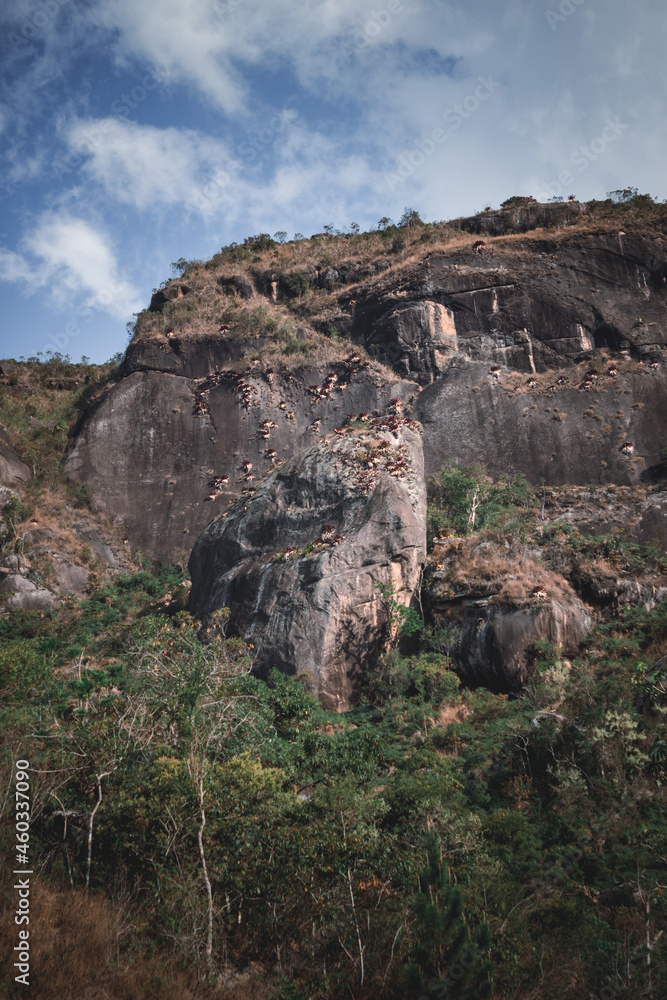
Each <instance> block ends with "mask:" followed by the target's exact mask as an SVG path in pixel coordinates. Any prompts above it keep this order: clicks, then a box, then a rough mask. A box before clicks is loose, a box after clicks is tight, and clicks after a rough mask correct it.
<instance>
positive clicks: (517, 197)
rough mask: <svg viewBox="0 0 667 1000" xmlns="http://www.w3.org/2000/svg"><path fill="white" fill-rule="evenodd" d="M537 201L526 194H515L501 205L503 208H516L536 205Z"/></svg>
mask: <svg viewBox="0 0 667 1000" xmlns="http://www.w3.org/2000/svg"><path fill="white" fill-rule="evenodd" d="M536 204H537V201H536V199H535V198H533V197H532V195H529V194H528V195H526V194H513V195H512V197H511V198H507V199H506V200H505V201H504V202H503V203H502V205H501V208H515V207H516V206H517V205H536Z"/></svg>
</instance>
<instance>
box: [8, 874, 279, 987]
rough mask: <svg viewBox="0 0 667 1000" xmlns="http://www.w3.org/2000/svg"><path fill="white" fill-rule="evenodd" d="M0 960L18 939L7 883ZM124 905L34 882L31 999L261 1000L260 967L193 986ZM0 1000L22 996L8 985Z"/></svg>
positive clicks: (192, 977)
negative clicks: (220, 999)
mask: <svg viewBox="0 0 667 1000" xmlns="http://www.w3.org/2000/svg"><path fill="white" fill-rule="evenodd" d="M3 889H4V891H3V892H2V896H3V901H4V902H5V903H6V907H4V906H3V909H4V910H5V913H4V916H3V919H2V922H1V923H0V955H1V956H2V962H3V969H4V970H9V969H11V967H12V962H13V961H14V959H13V958H12V957H11V956H12V952H13V948H14V946H15V945H16V943H17V941H18V928H17V927H16V925H15V924H14V921H13V905H12V903H13V901H14V900H13V894H12V889H11V884H10V883H7V884H6V885H5V886H4V887H3ZM133 915H134V914H133V911H132V909H131V908H130V907H128V904H127V901H124V902H120V903H117V904H116V905H112V904H111V903H109V902H108V901H107V900H105V899H104V897H102V896H97V895H91V896H87V895H86V894H85V893H84V892H83V891H76V892H71V891H70V890H69V889H65V888H55V887H52V886H49V885H47V884H45V883H44V882H42V881H40V880H39V879H35V878H34V877H33V879H32V884H31V913H30V953H31V959H30V966H31V968H30V988H29V991H28V992H29V994H30V998H31V1000H56V998H57V1000H104V998H106V1000H148V998H149V997H150V998H153V1000H155V998H159V1000H209V998H211V1000H212V998H213V997H224V998H225V1000H241V998H243V1000H264V998H266V997H267V996H268V994H269V993H270V991H271V985H272V984H271V981H270V978H268V977H267V976H266V973H265V970H263V969H262V968H260V967H259V966H255V968H254V969H253V967H252V966H250V967H249V968H248V969H247V970H245V971H236V970H233V969H229V968H227V969H226V970H225V971H223V973H222V974H221V975H220V978H219V980H218V981H216V982H215V983H214V984H210V983H207V982H204V981H199V979H198V970H197V968H196V967H195V966H194V965H191V966H186V965H179V964H178V962H177V961H176V960H175V958H174V957H173V950H172V949H170V950H169V952H167V951H164V950H162V949H160V948H156V946H155V943H154V942H151V941H150V940H147V941H142V935H141V932H140V931H141V929H140V928H139V927H138V926H136V925H135V923H134V922H133ZM3 995H4V996H10V997H11V996H17V997H18V996H23V991H22V988H20V987H17V988H16V990H14V989H13V986H10V987H9V991H8V992H7V993H3Z"/></svg>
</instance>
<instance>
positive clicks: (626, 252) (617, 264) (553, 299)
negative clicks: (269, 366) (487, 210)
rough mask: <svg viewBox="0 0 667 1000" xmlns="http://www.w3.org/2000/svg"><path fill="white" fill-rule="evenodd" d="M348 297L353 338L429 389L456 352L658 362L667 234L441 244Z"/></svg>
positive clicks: (518, 359)
mask: <svg viewBox="0 0 667 1000" xmlns="http://www.w3.org/2000/svg"><path fill="white" fill-rule="evenodd" d="M546 208H548V206H537V208H536V209H535V211H537V209H546ZM514 211H518V210H514ZM498 214H499V213H498ZM510 215H511V213H510ZM478 218H479V220H480V225H482V223H486V216H480V217H478ZM343 298H344V299H345V300H350V299H351V298H353V299H354V303H355V306H354V321H353V324H352V336H353V337H354V338H355V339H356V340H358V341H359V343H361V344H363V345H364V347H366V349H367V350H369V351H370V352H371V353H373V355H374V356H375V357H377V358H378V359H379V360H381V361H385V362H386V363H388V364H390V365H392V366H393V367H394V369H395V370H396V371H397V372H398V373H399V374H401V375H402V376H404V377H405V376H407V377H410V378H414V379H415V380H416V381H418V382H420V383H421V384H422V385H426V384H428V383H429V382H431V381H433V379H434V378H436V377H437V375H438V374H439V373H440V372H442V371H444V370H445V368H446V367H447V362H448V360H449V358H450V356H451V353H452V352H453V351H455V350H457V351H458V352H460V353H461V354H462V355H463V356H464V357H467V358H470V359H472V360H484V361H486V362H494V363H496V364H499V365H504V366H507V367H508V368H514V369H516V370H518V371H525V372H540V371H546V370H549V369H556V368H564V367H567V366H568V365H570V364H572V362H573V361H574V360H576V359H577V358H578V357H580V356H581V355H582V354H586V353H587V352H590V351H592V350H595V349H600V348H608V349H612V350H617V351H620V350H628V351H630V352H631V353H632V354H633V356H634V357H636V358H644V359H648V360H654V359H657V358H660V357H662V356H664V353H665V344H666V343H667V255H666V253H665V248H664V245H663V242H662V241H661V240H659V239H655V238H652V237H649V236H645V235H640V234H635V235H632V234H625V233H610V232H583V233H582V232H581V231H573V232H572V233H565V234H561V235H560V236H559V237H558V238H556V237H551V236H549V235H547V234H545V235H544V237H542V238H539V239H538V238H537V237H536V236H534V235H531V236H530V237H528V238H526V239H525V241H521V240H517V238H516V237H511V238H508V239H507V240H503V239H502V238H501V239H499V240H498V241H497V242H494V243H489V244H488V245H487V247H486V248H485V249H484V250H483V251H482V253H481V254H474V253H472V251H471V249H470V247H469V246H466V247H461V248H457V247H454V248H453V249H451V250H449V251H440V250H434V251H432V252H430V253H427V255H426V256H425V257H424V258H423V259H422V260H419V261H415V262H413V263H412V264H409V265H406V266H405V267H404V268H403V269H402V270H400V271H398V272H392V273H391V274H390V275H385V276H383V277H379V278H377V279H375V280H374V281H373V282H372V283H368V284H365V285H362V286H360V287H358V288H356V289H354V290H353V291H352V292H350V293H349V296H347V297H343Z"/></svg>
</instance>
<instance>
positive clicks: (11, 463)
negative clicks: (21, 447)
mask: <svg viewBox="0 0 667 1000" xmlns="http://www.w3.org/2000/svg"><path fill="white" fill-rule="evenodd" d="M31 476H32V472H31V471H30V467H29V466H28V465H26V464H25V462H22V461H21V459H20V458H19V456H18V455H17V454H16V451H15V449H14V446H13V445H12V442H11V441H10V439H9V435H8V434H7V431H6V430H5V428H4V427H2V426H0V484H2V485H5V486H6V485H8V484H10V483H11V484H12V485H13V484H14V483H17V482H18V483H27V482H28V480H29V479H30V477H31Z"/></svg>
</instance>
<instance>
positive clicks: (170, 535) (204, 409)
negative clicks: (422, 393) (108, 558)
mask: <svg viewBox="0 0 667 1000" xmlns="http://www.w3.org/2000/svg"><path fill="white" fill-rule="evenodd" d="M207 350H208V349H207ZM193 359H194V355H193V356H192V357H191V358H190V361H189V362H188V365H189V366H190V367H188V369H187V370H192V364H194V360H193ZM190 362H192V364H190ZM208 363H209V355H208V353H207V352H206V351H204V354H203V355H202V356H201V357H200V358H199V361H198V362H197V364H198V365H199V367H198V368H197V369H196V370H198V371H202V370H203V371H205V372H206V374H207V375H208V376H209V377H208V378H206V379H201V380H199V381H195V380H194V379H192V378H186V377H183V376H172V375H168V374H165V373H163V372H157V371H145V372H134V373H133V374H131V375H128V376H127V377H125V378H124V379H122V380H121V381H120V382H119V383H118V384H117V385H115V386H114V387H113V388H112V389H111V390H110V391H109V392H108V393H107V394H106V395H105V396H104V397H103V399H102V400H101V401H100V402H99V403H98V404H97V406H95V407H94V408H93V409H91V410H90V411H89V413H88V415H87V416H86V418H85V419H84V421H83V422H82V424H81V425H80V427H79V429H78V432H77V435H76V439H75V444H74V447H73V449H72V451H71V452H70V453H69V455H68V456H67V458H66V463H65V467H66V469H67V472H68V474H69V475H70V476H73V477H75V478H77V479H82V480H83V481H84V482H86V483H88V484H90V485H91V486H93V487H94V488H95V489H96V491H97V492H96V496H95V502H96V503H98V504H99V506H100V508H102V509H103V510H104V511H105V513H107V514H108V515H110V516H111V517H121V518H122V519H123V524H124V531H125V532H126V534H127V537H128V538H129V539H130V541H131V542H132V544H133V545H138V546H140V547H141V549H142V551H143V552H144V553H145V554H146V555H147V556H149V557H150V558H169V557H171V556H172V555H173V553H174V550H178V549H182V548H187V549H188V550H189V549H190V547H191V545H192V542H193V540H194V538H195V537H196V536H197V535H198V534H199V532H200V531H201V530H202V529H203V528H204V527H205V526H206V524H207V523H208V522H209V521H210V520H211V519H212V518H213V517H214V516H215V514H216V513H217V512H218V510H219V509H220V508H223V509H224V508H225V507H226V506H227V505H228V503H229V502H231V501H232V500H233V499H234V498H237V497H238V496H239V495H240V493H241V490H242V489H245V488H246V487H247V486H248V485H250V484H251V483H252V482H253V481H254V480H255V479H257V478H258V477H259V476H261V475H262V474H263V473H264V472H266V471H267V470H269V469H270V468H272V466H273V465H274V464H275V463H276V462H278V461H281V460H283V459H286V458H289V457H290V456H291V455H294V454H295V453H296V452H298V451H299V450H301V449H303V448H305V447H307V446H308V445H309V444H311V443H312V441H313V440H314V439H315V438H316V437H318V436H319V435H321V434H325V433H328V432H331V431H332V430H333V429H334V427H336V426H338V425H339V424H341V423H342V422H343V420H344V419H345V416H346V415H348V414H353V413H359V412H361V411H367V412H373V411H374V410H378V411H380V410H384V409H385V407H386V405H387V402H388V400H389V399H390V398H392V397H402V398H404V399H406V400H408V401H409V400H410V399H412V398H413V396H414V395H415V393H416V387H415V385H414V383H412V382H400V381H398V380H396V379H390V380H387V379H386V377H379V376H378V375H377V373H376V372H375V370H374V369H373V367H372V366H370V365H368V364H366V365H364V364H363V363H361V361H360V360H359V361H355V362H350V363H349V364H345V363H340V362H337V363H334V364H331V365H330V366H329V365H308V366H304V367H303V368H302V369H296V370H294V371H293V372H285V373H280V372H276V373H266V374H264V375H262V374H261V373H260V372H257V373H254V372H253V371H252V370H251V371H250V372H247V373H246V374H241V373H234V372H230V371H225V372H218V373H217V374H210V369H208ZM330 376H333V380H332V379H331V378H330ZM247 463H250V465H251V466H252V468H251V469H248V468H247ZM216 476H217V477H219V479H220V480H221V481H224V482H222V483H221V485H220V486H219V488H215V487H213V486H212V483H213V480H214V477H216ZM211 496H213V497H214V498H215V499H213V500H210V499H209V498H210V497H211Z"/></svg>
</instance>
